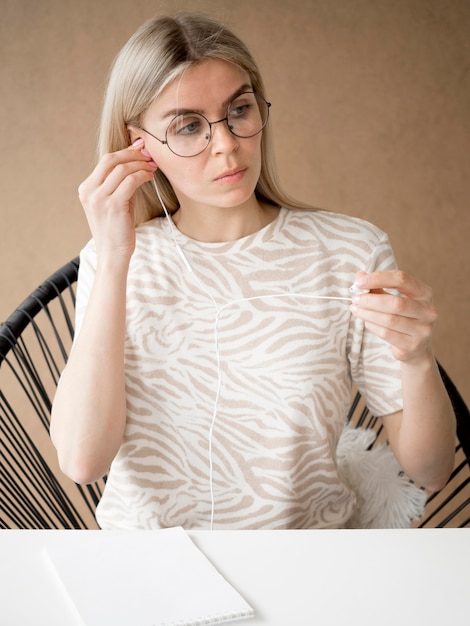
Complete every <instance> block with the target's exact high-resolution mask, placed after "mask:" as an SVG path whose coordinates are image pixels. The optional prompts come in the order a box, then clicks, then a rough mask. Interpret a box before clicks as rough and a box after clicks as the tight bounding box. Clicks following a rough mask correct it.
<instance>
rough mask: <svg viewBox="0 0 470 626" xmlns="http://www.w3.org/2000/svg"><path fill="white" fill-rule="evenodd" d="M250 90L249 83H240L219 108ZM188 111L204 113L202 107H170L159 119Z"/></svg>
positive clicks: (184, 113)
mask: <svg viewBox="0 0 470 626" xmlns="http://www.w3.org/2000/svg"><path fill="white" fill-rule="evenodd" d="M252 90H253V87H252V85H251V84H249V83H245V84H244V85H241V87H239V88H238V89H237V90H236V91H234V92H233V93H232V95H231V96H229V97H228V98H227V99H226V100H224V101H223V102H222V104H221V108H224V109H226V108H227V107H228V105H229V104H230V103H231V102H232V100H233V99H234V98H236V97H237V96H239V95H240V94H242V93H244V92H245V91H252ZM188 113H199V115H204V109H188V108H184V109H182V108H176V109H170V110H169V111H167V112H166V113H164V114H163V115H162V117H161V119H162V120H165V119H167V118H168V117H171V118H173V117H176V116H177V115H187V114H188Z"/></svg>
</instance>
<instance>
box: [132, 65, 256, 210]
mask: <svg viewBox="0 0 470 626" xmlns="http://www.w3.org/2000/svg"><path fill="white" fill-rule="evenodd" d="M251 89H252V86H251V83H250V80H249V77H248V74H247V73H246V72H243V71H242V70H240V69H239V68H238V67H236V66H235V65H233V64H231V63H228V62H226V61H221V60H218V59H210V60H207V61H203V62H202V63H199V64H197V65H194V66H192V67H191V68H190V69H189V70H187V71H186V72H185V73H184V74H182V76H181V77H179V78H177V79H176V80H175V81H174V82H173V83H171V84H170V85H169V86H168V87H166V89H165V90H164V91H163V92H162V93H161V95H160V96H159V97H158V98H157V99H156V100H155V102H154V103H153V104H152V106H151V107H150V108H149V109H148V110H147V112H146V113H145V115H144V118H143V127H144V128H145V129H146V130H148V131H149V132H151V133H152V134H153V135H155V136H156V137H159V138H160V139H164V138H165V132H166V129H167V127H168V125H169V123H170V121H171V120H172V119H173V118H174V117H175V115H178V113H179V112H180V111H182V110H185V111H192V112H197V113H200V114H202V115H204V117H206V118H207V119H208V120H209V121H210V122H213V121H216V120H220V119H222V118H224V117H225V116H226V113H227V106H228V104H229V103H230V102H231V100H232V99H233V98H234V96H236V95H238V94H239V93H240V92H241V91H251ZM261 134H262V133H259V134H258V135H255V136H254V137H250V138H239V137H235V136H234V135H232V133H231V132H230V131H229V130H228V127H227V125H226V123H225V122H221V123H219V124H215V125H214V126H212V139H211V141H210V143H209V145H208V146H207V148H206V149H205V150H204V151H203V152H201V153H200V154H198V155H197V156H194V157H190V158H183V157H180V156H177V155H175V154H173V152H171V150H170V149H169V148H168V146H167V145H164V144H162V143H160V142H159V141H158V140H157V139H155V138H153V137H151V135H149V134H148V133H145V132H144V133H143V134H142V135H141V136H142V138H143V139H144V141H145V148H146V149H147V151H148V152H150V154H151V155H152V158H153V160H154V161H155V162H156V163H157V164H158V166H159V168H160V169H161V170H162V172H163V173H164V174H165V175H166V177H167V178H168V180H169V181H170V183H171V185H172V187H173V189H174V191H175V194H176V196H177V198H178V200H179V203H180V206H181V209H182V210H186V209H190V210H191V209H193V210H196V209H201V208H203V209H205V208H207V207H217V208H225V207H230V208H234V207H238V206H241V205H246V204H249V203H255V202H256V199H255V196H254V190H255V187H256V184H257V182H258V179H259V175H260V172H261Z"/></svg>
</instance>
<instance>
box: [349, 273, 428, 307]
mask: <svg viewBox="0 0 470 626" xmlns="http://www.w3.org/2000/svg"><path fill="white" fill-rule="evenodd" d="M354 284H355V285H356V286H357V287H358V288H360V289H369V290H370V291H375V290H379V291H380V290H396V291H398V292H400V293H401V294H403V295H404V296H407V297H408V298H417V299H425V300H431V299H432V290H431V288H430V287H429V286H428V285H426V284H424V283H422V282H421V281H419V280H417V279H416V278H414V277H413V276H410V275H409V274H407V273H406V272H403V271H402V270H385V271H382V272H370V273H369V274H366V273H364V272H360V273H358V274H357V275H356V278H355V281H354Z"/></svg>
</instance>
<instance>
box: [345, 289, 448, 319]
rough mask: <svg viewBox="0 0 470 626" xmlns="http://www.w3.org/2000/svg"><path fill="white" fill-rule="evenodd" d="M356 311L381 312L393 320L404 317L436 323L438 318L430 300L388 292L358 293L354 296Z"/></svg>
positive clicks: (353, 301) (353, 303) (353, 302)
mask: <svg viewBox="0 0 470 626" xmlns="http://www.w3.org/2000/svg"><path fill="white" fill-rule="evenodd" d="M352 305H353V307H354V312H355V313H357V312H358V311H359V310H361V311H364V312H365V311H368V312H371V313H372V314H373V313H380V314H384V315H387V316H389V318H390V319H391V320H395V318H398V317H404V318H409V319H414V320H420V321H422V322H425V323H434V322H435V321H436V319H437V313H436V310H435V308H434V307H433V306H432V304H431V303H430V302H427V301H423V300H417V299H414V298H407V297H403V296H399V295H392V294H389V293H386V292H382V293H377V292H369V293H367V294H362V295H356V296H354V297H353V298H352Z"/></svg>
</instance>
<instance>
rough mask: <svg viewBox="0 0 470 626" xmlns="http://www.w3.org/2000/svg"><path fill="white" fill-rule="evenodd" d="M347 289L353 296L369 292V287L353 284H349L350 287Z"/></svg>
mask: <svg viewBox="0 0 470 626" xmlns="http://www.w3.org/2000/svg"><path fill="white" fill-rule="evenodd" d="M349 291H350V292H351V293H352V295H353V296H360V295H362V294H363V293H369V289H361V288H360V287H358V286H357V285H354V284H353V285H351V287H349Z"/></svg>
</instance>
